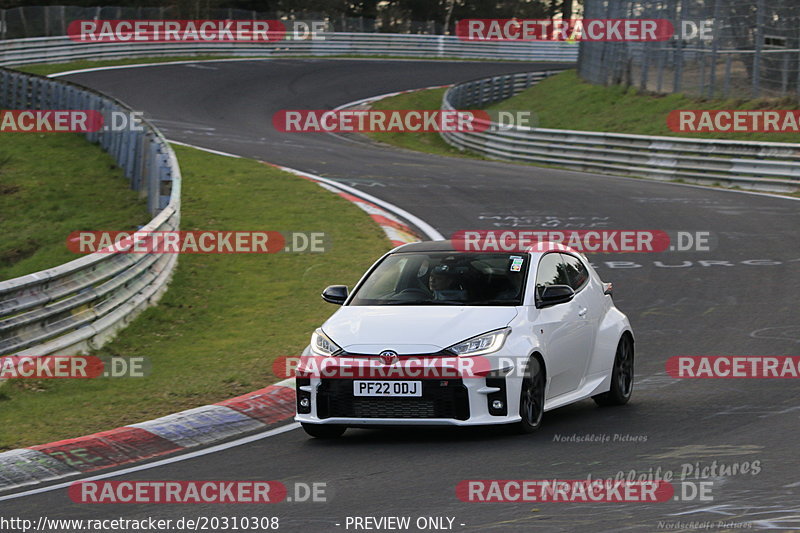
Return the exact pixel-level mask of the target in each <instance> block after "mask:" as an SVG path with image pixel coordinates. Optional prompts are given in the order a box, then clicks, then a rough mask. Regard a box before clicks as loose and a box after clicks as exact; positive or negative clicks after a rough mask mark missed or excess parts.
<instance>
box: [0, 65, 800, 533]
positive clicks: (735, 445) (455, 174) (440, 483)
mask: <svg viewBox="0 0 800 533" xmlns="http://www.w3.org/2000/svg"><path fill="white" fill-rule="evenodd" d="M549 68H553V65H552V64H546V65H545V64H538V65H537V64H522V63H489V62H464V63H457V62H444V61H430V62H425V61H369V60H315V59H309V60H269V61H236V62H203V63H193V64H187V65H165V66H152V67H146V68H137V69H131V70H127V69H124V70H109V71H99V72H87V73H82V74H75V75H71V76H69V79H70V80H71V81H75V82H77V83H81V84H85V85H88V86H90V87H92V88H94V89H98V90H100V91H103V92H106V93H108V94H110V95H112V96H114V97H116V98H119V99H121V100H122V101H124V102H125V103H127V104H128V105H130V106H131V107H133V108H134V109H138V110H142V111H145V112H146V116H148V117H149V118H151V119H152V120H153V121H154V123H155V124H156V125H157V126H158V127H159V128H160V129H161V130H162V131H163V132H164V133H165V135H166V136H167V138H169V139H174V140H178V141H182V142H186V143H191V144H196V145H199V146H203V147H207V148H212V149H215V150H221V151H226V152H231V153H235V154H239V155H243V156H246V157H256V158H260V159H264V160H267V161H270V162H272V163H276V164H280V165H285V166H288V167H293V168H296V169H299V170H303V171H308V172H313V173H317V174H320V175H322V176H325V177H328V178H332V179H336V180H339V181H341V182H343V183H346V184H347V185H350V186H353V187H356V188H358V189H362V190H364V191H366V192H369V193H370V194H373V195H375V196H377V197H379V198H381V199H383V200H387V201H390V202H392V203H395V204H397V205H399V206H400V207H402V208H404V209H406V210H407V211H409V212H411V213H413V214H414V215H416V216H418V217H420V218H422V219H423V220H425V221H427V222H428V223H430V224H431V225H433V226H434V227H435V228H436V229H438V230H439V231H440V232H442V233H443V234H445V235H449V234H450V233H452V232H454V231H456V230H460V229H489V228H499V227H520V228H543V227H547V228H554V229H557V228H562V229H570V228H572V229H575V228H608V229H673V230H677V229H685V230H707V231H711V232H713V233H714V234H716V236H717V239H718V241H719V242H718V245H717V247H716V249H715V250H713V251H712V252H705V253H670V252H667V253H662V254H651V255H647V254H627V255H625V254H614V255H610V254H605V255H600V254H597V255H595V256H593V257H592V260H593V262H594V264H595V265H596V266H597V267H598V272H599V273H600V275H601V277H603V278H604V279H605V280H606V281H612V282H614V285H615V288H616V293H615V301H616V303H617V305H618V306H619V307H620V308H621V309H622V310H623V311H624V312H626V313H627V314H628V316H629V317H630V320H631V323H632V325H633V328H634V331H635V332H636V334H637V381H638V383H637V387H636V389H635V391H634V397H633V400H632V402H631V404H630V405H628V406H626V407H624V408H619V409H599V408H596V407H595V406H594V404H593V403H592V402H591V401H586V402H581V403H579V404H576V405H573V406H569V407H566V408H562V409H558V410H556V411H553V412H550V413H548V414H547V415H546V416H545V422H544V427H543V429H542V430H541V431H540V432H539V433H537V434H536V435H533V436H522V437H520V436H512V435H508V434H504V433H501V434H498V433H497V432H496V431H495V430H493V429H491V428H487V429H484V428H477V429H468V430H450V429H442V430H433V431H432V430H429V429H425V430H416V429H414V430H408V429H404V430H350V431H349V432H348V434H347V435H346V437H345V438H344V439H343V440H340V441H337V442H323V441H313V440H308V439H307V438H306V436H305V435H304V434H303V433H301V432H299V431H290V432H287V433H283V434H280V435H278V436H275V437H271V438H268V439H263V440H260V441H257V442H253V443H250V444H247V445H244V446H240V447H236V448H232V449H229V450H226V451H223V452H219V453H216V454H213V455H209V456H205V457H201V458H196V459H190V460H187V461H183V462H179V463H175V464H172V465H168V466H163V467H159V468H156V469H152V470H147V471H143V472H139V473H136V474H128V475H125V476H123V478H124V479H153V480H155V479H162V480H163V479H196V480H203V479H274V480H284V481H285V482H289V481H303V482H326V483H327V487H328V497H329V498H328V499H329V501H328V503H315V504H312V503H302V504H301V503H283V504H278V505H276V506H272V507H270V508H269V509H268V510H266V511H265V510H264V509H263V508H254V507H252V506H247V505H239V506H228V507H225V508H224V509H223V508H222V507H220V506H217V507H214V506H198V505H194V506H183V507H182V506H168V505H160V506H150V507H148V506H144V505H125V506H110V505H103V506H98V507H96V508H90V507H88V506H79V505H76V504H73V503H71V502H70V501H69V499H68V497H67V494H66V491H56V492H49V493H44V494H40V495H36V496H30V497H25V498H21V499H18V500H12V501H7V502H4V503H3V507H4V514H8V515H14V516H28V517H34V519H35V518H36V517H38V516H40V515H46V516H60V517H65V518H69V517H71V518H86V517H88V515H92V516H102V517H128V518H133V517H139V518H141V517H147V516H154V515H157V516H161V517H171V518H179V517H181V516H187V515H189V514H197V515H203V514H205V515H218V516H219V515H229V516H233V515H237V516H249V515H253V514H265V513H272V514H274V515H277V516H280V517H281V520H282V522H281V529H282V530H288V531H301V530H302V531H335V530H337V529H341V530H345V528H344V524H345V522H344V521H345V518H346V517H347V516H365V515H366V516H397V515H400V516H412V517H417V516H451V517H455V523H454V529H455V530H478V529H479V530H493V531H527V530H531V529H540V530H546V531H559V530H563V531H586V530H591V531H652V530H655V529H657V527H658V524H659V521H663V522H667V523H669V522H673V523H674V522H679V521H680V522H687V521H715V522H716V521H717V520H725V521H728V522H743V521H754V520H756V521H757V520H762V521H763V522H755V523H754V524H755V526H754V527H756V528H758V527H761V526H764V527H768V526H773V527H774V526H775V525H777V524H783V527H792V528H795V527H797V528H800V518H797V516H798V515H800V504H799V503H798V501H800V498H798V494H797V492H798V488H800V471H799V470H798V467H797V466H796V465H797V463H796V460H795V455H796V439H797V424H798V417H799V416H800V400H798V399H797V385H796V382H792V381H791V380H772V381H758V380H735V381H734V380H694V381H678V380H672V379H670V378H668V377H666V375H665V372H664V363H665V361H666V359H667V358H669V357H671V356H674V355H720V354H730V355H796V354H797V352H798V345H800V318H798V313H797V311H796V303H795V300H796V297H797V294H798V293H799V289H800V281H798V279H800V278H799V277H798V273H799V272H798V271H799V270H800V268H799V267H800V234H798V232H797V229H796V228H797V227H799V226H800V213H798V210H797V207H798V204H797V202H795V201H793V200H790V199H782V198H775V197H770V196H761V195H749V194H738V193H735V192H729V191H721V190H712V189H706V188H696V187H686V186H679V185H674V184H665V183H658V182H650V181H644V180H636V179H626V178H616V177H611V176H601V175H594V174H584V173H575V172H570V171H563V170H555V169H547V168H538V167H531V166H521V165H514V164H506V163H501V162H492V161H479V160H470V159H461V158H444V157H438V156H432V155H426V154H419V153H414V152H409V151H403V150H395V149H391V148H388V147H381V146H375V145H373V144H369V143H364V144H362V143H354V142H352V141H348V140H346V139H342V138H339V137H335V136H331V135H316V134H281V133H277V132H275V131H274V130H273V128H272V125H271V115H272V113H273V112H275V111H277V110H279V109H287V108H289V109H321V108H333V107H336V106H338V105H341V104H344V103H347V102H350V101H353V100H358V99H360V98H366V97H369V96H374V95H377V94H381V93H386V92H390V91H396V90H403V89H412V88H418V87H425V86H431V85H439V84H445V83H453V82H457V81H463V80H467V79H472V78H478V77H484V76H489V75H493V74H500V73H507V72H520V71H528V70H536V69H549ZM715 261H716V263H715ZM621 262H628V264H623V263H621ZM687 262H688V264H687ZM634 265H636V266H634ZM365 267H366V265H365ZM331 282H335V280H331ZM321 305H322V304H321ZM573 434H577V435H585V434H607V435H609V436H611V437H613V436H614V435H617V434H618V435H631V436H645V437H646V441H645V442H638V443H631V442H613V441H612V442H556V440H557V438H558V436H559V435H560V436H570V435H573ZM715 459H716V460H717V461H718V462H723V463H727V464H729V463H733V462H742V461H751V462H752V461H755V460H758V461H760V464H761V468H762V471H761V472H760V473H759V474H758V475H729V476H722V477H718V478H714V479H713V481H714V486H713V498H714V499H713V501H710V502H709V501H705V502H701V501H692V502H679V501H672V502H666V503H660V504H566V503H551V504H468V503H462V502H460V501H459V500H458V499H457V498H456V497H455V487H456V484H457V483H458V482H459V481H461V480H463V479H552V478H559V479H581V478H586V476H588V475H591V476H592V477H607V476H609V475H612V476H613V475H614V474H616V473H618V472H620V471H625V472H628V471H630V470H632V469H636V470H639V471H641V472H647V471H648V470H649V469H653V470H655V469H656V468H657V467H661V468H662V471H663V470H673V471H675V472H676V473H679V472H680V470H681V468H682V466H683V465H684V464H687V463H695V462H700V466H706V465H710V464H711V461H713V460H715ZM189 507H190V508H189ZM787 517H794V518H787ZM782 519H786V520H789V522H780V520H782ZM336 524H341V526H336ZM460 524H464V525H463V526H461V525H460ZM412 530H413V529H412Z"/></svg>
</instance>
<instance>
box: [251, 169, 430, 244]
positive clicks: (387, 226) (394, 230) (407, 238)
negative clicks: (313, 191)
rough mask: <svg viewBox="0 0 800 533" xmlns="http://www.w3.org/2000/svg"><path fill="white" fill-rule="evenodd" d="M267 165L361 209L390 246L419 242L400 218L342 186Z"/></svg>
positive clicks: (305, 173) (316, 177)
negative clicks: (377, 226) (384, 236)
mask: <svg viewBox="0 0 800 533" xmlns="http://www.w3.org/2000/svg"><path fill="white" fill-rule="evenodd" d="M267 164H268V165H270V166H273V167H275V168H277V169H280V170H283V171H286V172H291V173H292V174H295V175H297V176H300V177H301V178H304V179H307V180H310V181H313V182H315V183H316V184H317V185H319V186H320V187H323V188H325V189H327V190H329V191H331V192H332V193H334V194H337V195H339V196H341V197H342V198H344V199H345V200H348V201H349V202H352V203H354V204H355V205H357V206H358V207H360V208H361V209H363V210H364V211H365V212H366V213H367V214H368V215H369V216H370V218H371V219H372V220H374V221H375V223H376V224H378V225H379V226H380V227H381V229H382V230H383V232H384V233H385V234H386V237H388V239H389V240H390V241H391V242H392V245H394V246H401V245H403V244H408V243H411V242H419V241H420V238H419V237H418V236H417V234H416V233H415V232H414V230H412V229H411V228H410V227H409V226H408V225H407V224H406V223H405V222H403V221H402V220H400V218H398V217H396V216H395V215H393V214H392V213H390V212H389V211H387V210H386V209H383V208H381V207H380V206H378V205H377V204H374V203H372V202H369V201H367V200H365V199H364V198H360V197H358V196H355V195H353V194H351V193H349V192H346V191H344V190H342V184H340V183H336V182H334V184H331V183H330V182H331V181H332V180H327V179H325V178H322V177H321V176H316V175H314V174H309V173H307V172H301V171H299V170H294V169H291V168H289V167H282V166H279V165H273V164H272V163H267Z"/></svg>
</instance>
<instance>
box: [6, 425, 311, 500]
mask: <svg viewBox="0 0 800 533" xmlns="http://www.w3.org/2000/svg"><path fill="white" fill-rule="evenodd" d="M299 427H300V424H299V423H298V422H293V423H291V424H287V425H285V426H281V427H278V428H275V429H270V430H269V431H265V432H264V433H258V434H256V435H250V436H249V437H242V438H241V439H236V440H232V441H230V442H225V443H223V444H217V445H216V446H211V447H210V448H205V449H202V450H197V451H194V452H189V453H185V454H181V455H176V456H175V457H168V458H166V459H161V460H159V461H154V462H152V463H146V464H143V465H137V466H131V467H129V468H124V469H122V470H115V471H114V472H108V473H106V474H98V475H96V476H91V477H87V478H81V479H76V480H73V481H68V482H66V483H59V484H57V485H50V486H47V487H40V488H38V489H31V490H26V491H24V492H17V493H14V494H7V495H5V496H0V502H2V501H5V500H13V499H15V498H22V497H25V496H33V495H34V494H41V493H43V492H50V491H53V490H58V489H65V488H68V487H69V486H70V485H72V484H73V483H75V482H76V481H96V480H98V479H106V478H110V477H117V476H122V475H125V474H130V473H132V472H140V471H142V470H149V469H151V468H158V467H159V466H164V465H168V464H172V463H178V462H180V461H185V460H187V459H194V458H195V457H200V456H203V455H208V454H210V453H217V452H221V451H223V450H227V449H229V448H235V447H236V446H241V445H243V444H249V443H251V442H255V441H257V440H261V439H266V438H268V437H274V436H275V435H280V434H281V433H286V432H288V431H292V430H295V429H297V428H299Z"/></svg>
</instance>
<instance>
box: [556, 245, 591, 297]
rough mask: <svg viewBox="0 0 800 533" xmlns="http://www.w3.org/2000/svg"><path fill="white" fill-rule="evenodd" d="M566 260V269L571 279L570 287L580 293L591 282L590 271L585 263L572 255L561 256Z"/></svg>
mask: <svg viewBox="0 0 800 533" xmlns="http://www.w3.org/2000/svg"><path fill="white" fill-rule="evenodd" d="M561 257H563V258H564V269H565V271H566V274H567V277H568V278H569V286H570V287H572V289H573V290H574V291H576V292H577V291H579V290H580V289H582V288H583V286H584V285H586V283H587V282H588V281H589V271H588V270H587V269H586V265H584V264H583V261H581V260H580V259H578V258H577V257H575V256H574V255H570V254H561Z"/></svg>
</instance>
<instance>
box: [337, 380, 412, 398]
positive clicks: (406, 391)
mask: <svg viewBox="0 0 800 533" xmlns="http://www.w3.org/2000/svg"><path fill="white" fill-rule="evenodd" d="M353 396H397V397H408V396H416V397H421V396H422V382H421V381H395V380H370V381H354V382H353Z"/></svg>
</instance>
